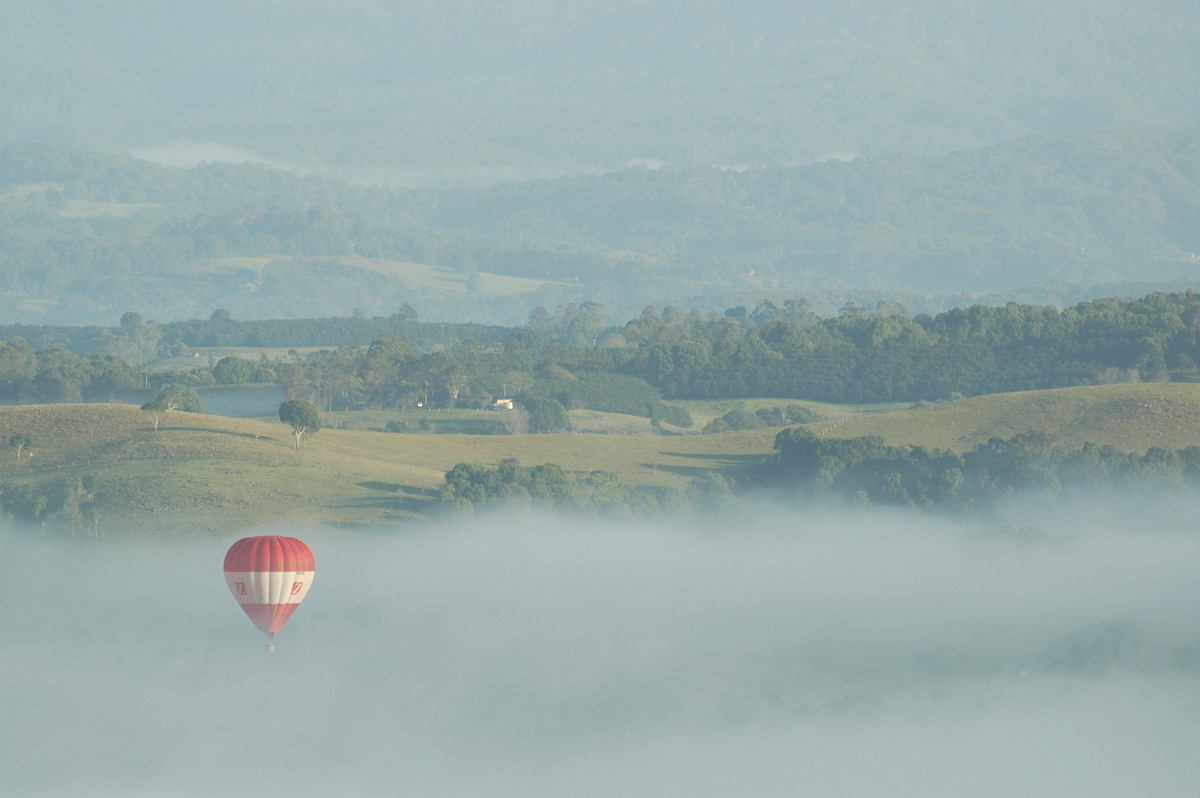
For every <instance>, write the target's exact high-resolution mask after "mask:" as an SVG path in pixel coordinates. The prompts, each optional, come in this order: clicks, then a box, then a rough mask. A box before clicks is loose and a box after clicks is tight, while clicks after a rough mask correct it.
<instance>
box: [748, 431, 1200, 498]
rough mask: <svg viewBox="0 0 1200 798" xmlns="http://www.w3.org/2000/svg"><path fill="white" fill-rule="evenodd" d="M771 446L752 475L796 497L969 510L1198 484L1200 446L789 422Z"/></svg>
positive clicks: (764, 484)
mask: <svg viewBox="0 0 1200 798" xmlns="http://www.w3.org/2000/svg"><path fill="white" fill-rule="evenodd" d="M774 452H775V453H774V455H773V456H772V457H771V458H770V459H769V461H768V462H767V463H765V464H764V465H762V466H761V467H760V468H758V469H757V470H756V471H755V472H754V474H753V475H752V476H751V477H750V478H749V479H748V484H751V485H753V486H754V487H757V488H771V489H776V490H779V491H781V492H783V493H785V494H787V495H789V496H791V497H793V498H798V499H805V500H807V499H815V498H821V497H824V498H836V499H840V500H843V501H847V502H851V503H854V504H859V505H901V506H908V507H922V508H931V507H937V508H942V509H948V510H954V511H959V512H974V511H978V510H986V509H988V508H992V507H996V506H998V505H1002V504H1004V503H1006V502H1009V501H1011V500H1013V499H1014V498H1015V497H1017V496H1020V497H1023V498H1030V497H1034V496H1041V497H1054V496H1057V495H1058V494H1060V493H1062V492H1063V491H1065V490H1068V489H1090V490H1097V491H1109V490H1112V489H1115V488H1128V487H1138V488H1152V487H1153V488H1164V487H1165V488H1171V489H1187V490H1197V489H1200V447H1197V446H1189V447H1187V448H1186V449H1179V450H1176V449H1168V448H1165V447H1153V448H1151V449H1149V450H1148V451H1146V453H1145V454H1134V453H1130V452H1121V451H1117V450H1116V449H1114V448H1113V447H1111V446H1097V445H1095V444H1092V443H1085V444H1084V445H1083V446H1081V447H1079V448H1078V449H1066V448H1062V447H1059V446H1055V445H1053V444H1052V441H1051V440H1050V438H1049V436H1047V435H1046V434H1045V433H1041V432H1037V431H1030V432H1026V433H1022V434H1020V435H1016V436H1013V437H1012V438H1008V439H1001V438H996V437H993V438H991V439H990V440H988V441H987V442H986V443H982V444H979V445H978V446H976V447H974V448H973V449H971V450H970V451H967V452H964V453H963V454H961V455H960V454H955V453H954V452H949V451H944V450H931V449H926V448H924V447H921V446H890V445H887V444H885V443H884V441H883V439H882V438H880V437H879V436H875V435H868V436H862V437H858V438H851V439H826V438H819V437H817V436H815V435H813V434H812V433H811V432H809V431H808V430H806V429H803V428H800V427H791V428H788V429H786V430H784V431H782V432H780V433H779V434H778V435H777V436H776V437H775V445H774Z"/></svg>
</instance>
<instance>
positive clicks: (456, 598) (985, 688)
mask: <svg viewBox="0 0 1200 798" xmlns="http://www.w3.org/2000/svg"><path fill="white" fill-rule="evenodd" d="M1194 510H1195V508H1194V507H1160V508H1158V509H1157V510H1155V511H1152V510H1150V509H1148V508H1138V509H1134V508H1128V509H1127V510H1126V511H1125V512H1124V513H1113V512H1101V511H1092V512H1090V513H1089V512H1085V510H1084V508H1083V507H1082V506H1081V507H1076V508H1062V509H1061V510H1060V511H1059V512H1058V513H1056V514H1046V515H1043V516H1042V517H1040V518H1038V519H1037V524H1036V528H1033V525H1026V526H1024V528H1021V529H1016V530H1003V531H998V532H997V531H993V532H986V531H984V530H981V529H979V528H978V527H976V526H971V525H964V526H953V525H950V524H948V523H942V522H932V521H930V520H929V519H928V518H923V517H921V516H916V515H908V514H905V515H886V514H867V513H860V514H834V513H828V514H819V515H814V514H798V513H784V512H782V511H780V512H774V511H763V512H761V513H758V514H756V515H754V516H753V517H749V518H747V517H745V516H743V517H741V518H740V519H739V523H738V526H737V528H736V529H734V530H732V531H719V530H716V529H715V528H714V529H712V530H694V529H693V530H689V529H682V528H664V527H663V526H661V525H660V526H650V525H639V524H629V523H623V524H614V523H603V522H599V521H596V522H591V523H586V524H580V523H578V522H572V523H569V524H566V523H563V522H562V521H561V520H560V519H556V518H553V517H549V516H522V517H517V518H507V519H481V520H478V521H475V522H471V523H470V524H467V525H465V526H460V527H455V528H449V527H447V528H440V529H431V530H424V531H420V532H413V531H406V532H387V533H382V532H381V533H378V534H369V535H359V536H349V535H346V536H338V535H333V534H330V533H317V532H309V533H305V532H304V531H302V530H297V529H279V530H271V531H277V532H281V533H285V534H294V535H298V536H300V537H303V538H305V539H306V540H307V541H308V542H309V544H310V545H311V547H312V548H313V550H314V552H315V554H316V557H317V577H316V581H315V583H314V586H313V589H312V592H311V593H310V594H309V596H308V598H307V600H306V601H305V604H304V606H302V607H301V609H300V610H299V612H297V614H296V615H295V616H294V617H293V619H292V620H291V622H290V623H289V625H288V626H287V628H285V629H284V631H283V633H282V634H281V636H280V639H279V647H278V651H276V652H275V653H274V654H268V653H266V652H265V651H264V647H263V641H262V638H261V636H260V635H259V633H258V632H257V631H256V630H255V629H254V628H253V627H252V626H251V625H250V623H249V622H248V621H247V619H246V618H245V617H244V616H243V615H242V613H241V611H240V610H239V609H238V607H237V605H236V604H235V602H234V601H233V599H232V598H231V597H230V596H229V595H228V594H227V592H226V588H225V584H224V580H223V578H222V576H221V562H222V557H223V555H224V551H225V548H226V547H227V546H228V544H229V543H231V542H232V540H233V539H234V538H235V537H236V536H231V537H230V539H229V540H223V541H211V542H203V543H194V544H177V545H162V546H142V547H134V546H123V545H122V546H115V545H112V546H110V545H100V546H83V547H80V546H73V545H63V544H58V543H46V542H35V543H29V542H28V540H29V538H30V537H31V536H30V535H28V534H24V535H17V534H10V535H8V536H7V537H5V538H2V539H0V551H2V552H3V555H2V556H0V718H2V719H3V720H2V722H0V793H2V794H4V795H5V796H14V797H17V796H205V795H215V794H221V795H226V796H243V795H246V796H248V795H257V794H261V792H262V791H263V790H268V789H269V790H270V791H271V794H278V795H289V796H309V795H332V794H342V795H366V796H374V795H381V796H382V795H388V796H391V795H421V796H504V795H521V796H566V795H570V796H618V795H619V796H665V795H688V796H728V795H754V796H773V795H780V796H782V795H789V796H790V795H803V794H809V795H921V796H940V795H945V796H962V795H970V796H992V795H995V796H1010V795H1026V796H1028V795H1055V796H1071V795H1079V796H1104V795H1112V796H1128V795H1133V794H1142V795H1156V796H1167V795H1191V794H1194V790H1195V786H1196V784H1197V783H1198V782H1200V754H1198V753H1197V751H1196V747H1195V740H1196V739H1197V736H1196V732H1197V731H1198V730H1200V580H1198V579H1197V574H1198V572H1200V538H1197V536H1196V535H1195V534H1194V532H1193V530H1192V528H1191V526H1190V525H1189V521H1188V518H1189V515H1190V516H1191V517H1194V516H1195V512H1194Z"/></svg>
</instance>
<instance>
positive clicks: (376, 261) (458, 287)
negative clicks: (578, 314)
mask: <svg viewBox="0 0 1200 798" xmlns="http://www.w3.org/2000/svg"><path fill="white" fill-rule="evenodd" d="M293 258H296V259H299V260H319V261H326V262H328V261H336V262H337V263H341V264H343V265H345V266H351V267H354V268H358V269H369V270H371V271H375V272H379V273H381V274H386V275H388V276H390V277H395V278H397V279H399V280H401V281H402V282H403V283H404V284H405V285H406V286H407V287H409V288H411V289H414V290H418V289H430V290H434V291H439V292H447V293H454V294H465V293H466V292H467V276H466V275H465V274H463V273H461V272H458V271H455V270H454V269H449V268H446V267H444V266H436V265H433V264H428V263H413V262H411V261H401V260H389V259H386V258H367V257H363V256H362V255H322V256H319V257H318V256H313V257H308V258H304V257H298V258H297V257H296V256H291V255H279V256H276V257H267V256H254V257H247V256H231V257H226V258H217V259H216V260H209V261H202V262H200V263H198V264H196V266H197V269H199V270H201V271H207V272H219V271H232V270H235V269H253V270H256V271H257V270H260V269H262V267H264V266H266V265H267V264H268V263H270V262H271V261H272V260H276V259H288V260H290V259H293ZM547 282H548V281H546V280H537V279H533V278H529V277H511V276H509V275H504V274H491V273H488V272H480V273H479V291H480V292H481V293H483V294H484V295H485V296H513V295H515V294H524V293H528V292H530V291H536V290H537V289H538V288H541V287H542V286H543V285H545V284H546V283H547Z"/></svg>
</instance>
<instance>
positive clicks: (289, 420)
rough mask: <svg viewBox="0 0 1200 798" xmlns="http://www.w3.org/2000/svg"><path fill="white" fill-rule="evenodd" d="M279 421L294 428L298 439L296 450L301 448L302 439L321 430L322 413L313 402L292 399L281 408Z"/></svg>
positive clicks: (294, 433) (293, 432) (293, 433)
mask: <svg viewBox="0 0 1200 798" xmlns="http://www.w3.org/2000/svg"><path fill="white" fill-rule="evenodd" d="M279 420H280V421H282V422H283V423H284V424H287V425H288V426H290V427H291V428H292V435H293V436H294V437H295V438H296V448H297V449H299V448H300V439H301V438H303V437H304V436H305V435H311V434H312V433H314V432H316V431H317V430H319V429H321V413H320V411H318V410H317V406H316V405H314V404H313V403H312V402H306V401H305V400H303V399H290V400H288V401H286V402H284V403H283V404H281V405H280V406H279Z"/></svg>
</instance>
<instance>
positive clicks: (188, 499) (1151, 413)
mask: <svg viewBox="0 0 1200 798" xmlns="http://www.w3.org/2000/svg"><path fill="white" fill-rule="evenodd" d="M826 410H827V412H829V414H830V419H831V420H829V421H823V422H818V423H814V424H812V425H810V427H809V428H810V429H812V430H813V431H814V432H816V433H817V434H819V435H827V436H833V437H839V438H841V437H855V436H859V435H881V436H882V437H883V438H884V439H885V440H886V441H887V442H888V443H890V444H901V443H911V444H921V445H924V446H927V447H930V448H946V449H953V450H955V451H960V452H961V451H964V450H966V449H969V448H971V447H972V446H975V445H976V444H978V443H981V442H984V441H986V440H987V439H988V438H990V437H992V436H999V437H1002V438H1007V437H1011V436H1013V435H1016V434H1019V433H1021V432H1026V431H1029V430H1038V431H1042V432H1045V433H1047V434H1049V435H1050V436H1051V438H1052V439H1053V440H1055V441H1056V442H1058V443H1061V444H1062V445H1064V446H1068V447H1077V446H1078V445H1080V444H1082V443H1083V442H1085V441H1091V442H1093V443H1097V444H1101V445H1104V444H1108V445H1112V446H1114V447H1115V448H1117V449H1119V450H1122V451H1129V452H1139V453H1140V452H1144V451H1145V450H1146V449H1147V448H1149V447H1151V446H1165V447H1170V448H1183V447H1185V446H1192V445H1200V385H1182V384H1142V385H1112V386H1096V387H1089V388H1069V389H1062V390H1053V391H1034V392H1024V393H1012V394H999V395H993V396H984V397H978V398H974V399H964V400H961V401H957V402H944V403H936V404H927V405H920V406H914V407H910V408H905V409H895V408H888V409H884V410H878V409H876V410H873V409H872V408H869V407H847V408H841V409H840V410H841V415H840V417H838V416H837V415H836V413H837V412H838V410H839V409H838V408H833V407H827V408H826ZM777 432H778V428H764V429H755V430H743V431H732V432H725V433H720V434H716V435H701V434H687V435H648V434H644V435H636V434H586V433H569V434H560V435H520V436H511V435H455V434H437V435H434V434H405V435H396V434H385V433H380V432H375V431H369V430H361V429H324V430H321V431H320V432H319V433H318V434H317V435H314V436H312V437H310V438H308V439H306V440H305V442H304V444H303V446H302V448H300V449H299V450H296V449H294V447H293V441H292V437H291V434H290V430H289V429H288V428H287V427H285V426H284V425H282V424H280V423H277V422H272V421H267V420H260V419H231V418H225V417H220V416H211V415H197V414H191V413H183V412H170V413H167V414H165V417H164V418H163V419H162V421H161V423H160V426H159V430H158V432H157V433H155V431H154V429H153V424H152V420H151V418H150V417H149V416H148V415H147V414H146V413H143V412H142V411H140V410H138V409H137V408H135V407H133V406H131V405H114V404H108V405H34V406H20V407H5V408H2V409H0V440H3V441H8V440H10V439H11V438H12V436H14V435H25V436H27V437H28V438H29V439H30V441H31V445H30V447H29V449H28V450H26V451H23V452H22V453H21V455H20V456H19V457H18V453H17V449H15V448H9V449H7V453H3V457H0V485H2V489H3V496H4V499H5V501H6V502H8V501H13V500H19V499H20V497H22V496H27V497H29V499H30V500H31V501H36V497H37V496H44V497H45V498H46V501H45V506H44V507H43V508H42V509H41V511H38V510H37V508H36V507H34V508H33V509H30V510H28V513H27V514H28V515H29V517H39V516H40V517H42V518H49V517H50V516H51V515H54V514H55V513H56V512H57V513H58V515H57V516H55V521H56V523H62V524H64V525H70V526H72V527H74V529H75V532H76V534H81V535H92V534H95V535H100V536H106V537H124V536H138V537H143V536H156V537H164V536H165V537H173V536H193V535H222V536H224V535H228V534H229V531H230V530H231V529H233V530H242V529H255V528H272V527H274V528H277V527H279V526H280V525H288V524H318V525H328V526H335V527H336V526H343V527H347V528H356V527H360V526H367V525H375V524H388V523H393V524H401V525H403V524H406V523H414V522H419V521H421V520H423V519H426V518H429V517H430V516H431V515H433V514H436V512H437V511H438V505H437V502H436V494H437V490H438V488H439V486H440V485H441V483H442V479H443V475H444V474H445V472H446V471H447V470H449V469H450V468H451V467H453V466H454V465H455V464H457V463H460V462H467V463H481V464H486V465H495V464H497V463H499V462H500V461H501V460H503V459H504V458H509V457H512V458H516V459H517V460H518V461H519V462H521V463H522V464H524V465H536V464H540V463H556V464H558V465H560V466H562V467H563V468H564V469H565V470H567V471H568V472H576V473H578V472H590V471H608V472H611V473H613V474H615V475H617V477H618V478H619V479H620V480H621V482H622V483H624V484H626V485H630V486H659V487H677V488H685V487H687V486H688V485H689V484H690V482H691V480H692V479H694V478H696V477H699V476H702V475H704V474H706V473H708V472H714V471H715V472H719V473H723V474H724V475H726V476H733V475H735V474H736V473H737V472H738V471H739V470H741V469H744V468H746V467H749V466H752V465H754V464H755V463H758V462H761V460H762V459H763V458H764V457H766V456H767V455H769V454H770V453H771V451H772V443H773V440H774V436H775V434H776V433H777ZM68 496H73V497H75V501H76V502H77V503H78V506H79V507H80V509H79V510H78V511H77V512H75V513H73V514H65V515H64V514H63V513H62V512H61V507H62V505H63V501H64V497H68ZM14 497H16V498H14ZM6 506H8V505H6ZM41 513H44V514H45V515H44V516H42V515H41Z"/></svg>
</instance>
